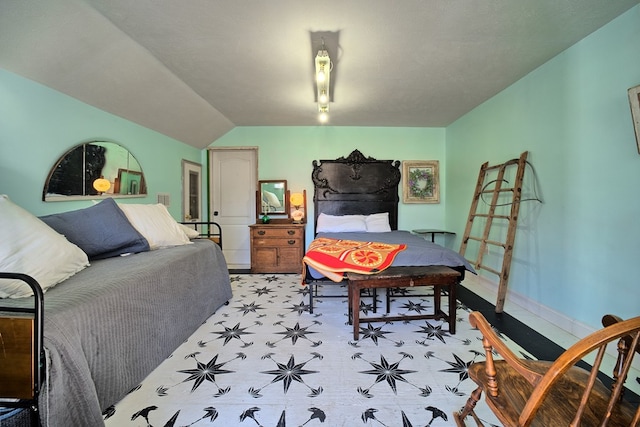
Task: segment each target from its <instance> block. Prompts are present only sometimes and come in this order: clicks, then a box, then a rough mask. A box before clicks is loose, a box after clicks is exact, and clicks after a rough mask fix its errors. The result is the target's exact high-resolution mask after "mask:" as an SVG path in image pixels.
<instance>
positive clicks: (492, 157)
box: [0, 6, 640, 328]
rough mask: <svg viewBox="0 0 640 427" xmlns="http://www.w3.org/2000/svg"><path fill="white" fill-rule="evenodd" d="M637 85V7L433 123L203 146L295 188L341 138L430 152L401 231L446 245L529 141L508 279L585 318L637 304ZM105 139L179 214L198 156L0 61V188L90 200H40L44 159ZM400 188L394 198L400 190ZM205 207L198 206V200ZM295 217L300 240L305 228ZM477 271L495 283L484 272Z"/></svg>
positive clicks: (26, 199)
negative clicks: (424, 195)
mask: <svg viewBox="0 0 640 427" xmlns="http://www.w3.org/2000/svg"><path fill="white" fill-rule="evenodd" d="M638 84H640V6H636V7H634V8H633V9H631V10H630V11H629V12H627V13H625V14H624V15H622V16H621V17H619V18H617V19H616V20H614V21H612V22H611V23H610V24H608V25H606V26H605V27H603V28H601V29H600V30H598V31H597V32H595V33H593V34H592V35H590V36H588V37H587V38H585V39H584V40H582V41H580V42H579V43H577V44H576V45H574V46H573V47H571V48H570V49H568V50H567V51H565V52H563V53H562V54H561V55H559V56H557V57H556V58H554V59H552V60H551V61H549V62H548V63H547V64H544V65H543V66H541V67H540V68H538V69H537V70H535V71H533V72H532V73H530V74H529V75H528V76H526V77H525V78H523V79H522V80H520V81H519V82H517V83H515V84H514V85H512V86H511V87H509V88H507V89H506V90H504V91H503V92H502V93H500V94H498V95H497V96H495V97H494V98H492V99H490V100H489V101H487V102H485V103H484V104H483V105H481V106H479V107H478V108H476V109H475V110H473V111H472V112H470V113H469V114H467V115H466V116H464V117H462V118H460V119H459V120H458V121H456V122H455V123H453V124H452V125H450V126H449V127H447V128H446V129H443V128H435V129H434V128H375V127H373V128H371V127H367V128H363V127H332V126H318V127H239V128H235V129H234V130H232V131H231V132H229V133H227V134H226V135H225V136H223V137H222V138H221V139H219V140H218V141H216V142H215V144H213V145H212V146H214V147H237V146H256V147H258V148H259V179H286V180H287V181H288V184H289V188H290V189H291V190H292V191H300V190H302V189H306V190H307V191H308V195H307V198H308V201H309V207H310V209H309V211H308V215H309V216H310V217H312V216H313V209H312V203H311V199H312V196H313V194H312V188H313V186H312V182H311V176H310V175H311V162H312V161H313V160H321V159H333V158H336V157H339V156H347V155H348V154H349V153H351V151H352V150H353V149H356V148H357V149H359V150H360V151H361V152H362V153H363V154H364V155H366V156H371V157H375V158H378V159H396V160H439V161H440V181H441V203H439V204H403V203H400V206H399V211H400V223H399V226H400V228H403V229H413V228H424V227H433V228H441V227H444V228H447V229H450V230H452V231H455V232H457V237H456V238H455V240H454V239H451V240H444V241H442V240H441V243H445V244H446V245H447V246H449V247H453V248H454V249H458V248H459V244H460V236H461V235H462V232H463V230H464V225H465V222H466V219H467V215H468V212H469V203H470V201H471V196H472V193H473V188H474V186H475V183H476V179H477V174H478V169H479V167H480V165H481V164H482V163H483V162H485V161H489V162H491V163H501V162H504V161H506V160H508V159H511V158H515V157H518V156H519V155H520V153H521V152H522V151H525V150H528V151H529V152H530V155H529V160H530V161H531V163H532V165H533V167H534V168H535V172H536V174H535V176H534V175H533V173H532V172H531V170H530V169H529V170H528V172H527V173H528V175H527V176H526V177H525V187H526V188H525V190H526V192H528V193H530V194H532V193H533V184H532V183H533V181H534V178H535V180H536V182H537V190H538V194H539V195H540V196H541V197H542V198H543V200H544V204H539V203H536V202H526V203H523V205H522V208H521V215H520V222H519V224H520V225H519V228H518V233H517V237H516V248H515V254H514V260H513V265H512V270H511V280H510V285H509V286H510V289H511V290H513V291H514V292H516V293H518V294H520V295H522V296H524V297H526V298H529V299H531V300H533V301H535V302H538V303H540V304H542V305H544V306H547V307H550V308H551V309H553V310H555V311H557V312H559V313H562V314H563V315H566V316H567V317H568V318H573V319H576V320H578V321H580V322H583V323H585V324H588V325H591V326H592V327H594V328H595V327H598V325H599V321H600V317H601V316H602V315H603V314H605V313H607V312H612V313H615V314H618V315H621V316H623V317H630V316H634V315H637V314H638V307H640V292H639V291H638V285H637V284H636V281H635V279H634V278H633V276H632V275H631V274H630V273H631V272H632V271H633V270H631V269H630V267H631V266H633V265H634V263H635V262H637V259H638V255H639V254H640V250H639V248H640V245H639V243H638V237H639V234H640V233H639V232H638V231H639V228H640V227H639V226H638V225H637V224H636V222H637V219H638V218H639V217H640V200H639V199H638V197H636V196H637V190H636V188H637V184H636V183H637V182H639V181H640V155H638V151H637V147H636V141H635V138H634V134H633V127H632V122H631V117H630V113H629V104H628V99H627V92H626V91H627V89H628V88H629V87H632V86H635V85H638ZM92 139H102V140H109V141H114V142H118V143H120V144H122V145H124V146H125V147H126V148H128V149H129V150H130V151H131V152H132V153H133V154H134V156H135V157H136V158H137V159H138V160H139V161H140V163H141V165H142V168H143V171H144V173H145V176H146V178H147V185H148V189H149V196H148V197H146V198H140V199H130V200H129V201H131V202H135V203H155V202H156V198H155V197H156V193H158V192H163V193H165V192H166V193H170V195H171V207H170V208H169V209H170V211H171V213H172V214H173V216H174V217H175V218H179V217H180V213H181V201H180V197H181V160H182V159H187V160H191V161H195V162H199V163H203V161H202V159H204V158H206V156H205V153H204V152H201V151H200V150H197V149H195V148H193V147H190V146H188V145H186V144H183V143H181V142H179V141H176V140H173V139H171V138H168V137H166V136H164V135H161V134H158V133H157V132H154V131H151V130H149V129H146V128H144V127H141V126H138V125H136V124H134V123H131V122H129V121H126V120H123V119H121V118H119V117H117V116H114V115H111V114H109V113H106V112H104V111H101V110H98V109H96V108H93V107H91V106H88V105H86V104H84V103H82V102H80V101H77V100H74V99H72V98H70V97H67V96H65V95H62V94H60V93H59V92H56V91H53V90H51V89H48V88H46V87H44V86H42V85H39V84H37V83H35V82H33V81H30V80H27V79H24V78H22V77H19V76H16V75H14V74H12V73H9V72H6V71H3V70H1V69H0V193H3V194H8V195H9V197H10V198H11V199H12V200H14V201H15V202H16V203H18V204H19V205H21V206H23V207H24V208H26V209H27V210H29V211H31V212H33V213H34V214H36V215H43V214H47V213H52V212H60V211H66V210H71V209H76V208H79V207H85V206H89V205H90V204H91V201H81V202H57V203H44V202H42V201H41V193H42V188H43V185H44V181H45V179H46V176H47V173H48V172H49V170H50V168H51V166H52V165H53V162H54V161H55V160H56V159H57V158H58V157H59V156H60V155H61V154H63V153H64V152H65V151H66V150H68V149H69V148H70V147H72V146H73V145H75V144H78V143H80V142H82V141H86V140H92ZM401 197H402V195H401ZM205 209H206V207H205ZM312 233H313V230H311V227H308V228H307V240H308V241H310V239H311V237H312V236H313V234H312ZM487 277H488V278H490V279H492V280H494V281H495V277H492V276H491V275H488V276H487Z"/></svg>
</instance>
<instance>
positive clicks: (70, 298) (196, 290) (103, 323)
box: [2, 239, 232, 427]
mask: <svg viewBox="0 0 640 427" xmlns="http://www.w3.org/2000/svg"><path fill="white" fill-rule="evenodd" d="M231 296H232V295H231V284H230V279H229V273H228V270H227V265H226V262H225V259H224V256H223V255H222V251H221V250H220V248H219V247H218V246H217V245H215V244H214V243H212V242H211V241H209V240H204V239H203V240H196V241H195V243H194V244H190V245H185V246H177V247H173V248H167V249H160V250H156V251H151V252H144V253H140V254H135V255H129V256H124V257H117V258H109V259H105V260H99V261H94V262H92V264H91V266H90V267H88V268H86V269H85V270H83V271H81V272H80V273H78V274H76V275H75V276H72V277H71V278H69V279H67V280H66V281H64V282H63V283H60V284H58V285H56V286H55V287H53V288H51V289H50V290H49V291H47V292H46V293H45V295H44V300H45V313H44V346H45V349H46V351H47V355H48V366H47V374H46V375H47V379H46V384H45V387H46V390H45V392H44V395H43V396H42V398H41V401H40V409H41V416H42V421H43V424H44V425H45V426H51V427H72V426H82V427H85V426H92V427H93V426H100V425H103V424H104V422H103V420H102V415H101V414H102V412H103V411H104V410H105V409H107V408H108V407H109V406H111V405H113V404H115V403H116V402H118V401H119V400H120V399H122V397H124V395H125V394H126V393H127V392H128V391H129V390H131V389H132V388H133V387H135V386H136V385H137V384H138V383H139V382H140V381H142V380H143V379H144V378H145V377H146V376H147V375H148V374H149V373H150V372H151V371H152V370H153V369H154V368H156V367H157V366H158V365H159V364H160V363H161V362H162V361H163V360H164V359H166V358H167V357H168V356H169V355H170V354H171V352H172V351H173V350H175V349H176V348H177V347H178V346H179V345H180V344H181V343H182V342H183V341H184V340H185V339H186V338H188V337H189V336H190V335H191V334H192V333H193V332H194V331H195V330H196V329H197V328H198V327H199V326H200V325H201V324H202V323H203V322H204V321H205V320H206V319H207V318H208V317H209V316H211V314H213V313H214V312H215V310H216V309H217V308H218V307H220V306H221V305H222V304H223V303H225V302H226V301H228V300H229V299H230V298H231ZM24 300H28V298H25V299H22V301H21V300H3V301H2V304H3V305H11V304H22V303H24Z"/></svg>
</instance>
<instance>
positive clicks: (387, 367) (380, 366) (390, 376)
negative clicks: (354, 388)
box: [352, 353, 416, 394]
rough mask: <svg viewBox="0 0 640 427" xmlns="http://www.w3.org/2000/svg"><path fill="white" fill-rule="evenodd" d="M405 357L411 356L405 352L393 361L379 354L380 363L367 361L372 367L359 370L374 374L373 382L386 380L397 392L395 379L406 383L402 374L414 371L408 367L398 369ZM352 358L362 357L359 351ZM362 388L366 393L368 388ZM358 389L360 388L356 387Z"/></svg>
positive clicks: (363, 372)
mask: <svg viewBox="0 0 640 427" xmlns="http://www.w3.org/2000/svg"><path fill="white" fill-rule="evenodd" d="M405 357H411V356H409V355H407V354H406V353H403V354H402V358H401V359H400V360H399V361H397V362H394V363H389V362H387V359H386V358H385V357H384V355H380V363H376V362H370V361H367V363H369V364H370V365H371V367H372V368H373V369H369V370H367V371H359V372H360V373H361V374H368V375H375V376H376V378H375V380H374V384H378V383H380V382H383V381H386V383H387V384H388V385H389V387H391V390H393V393H394V394H398V388H397V381H401V382H405V383H408V382H409V381H407V379H406V378H405V377H404V376H403V375H405V374H411V373H414V372H416V371H413V370H410V369H400V363H401V362H402V360H403V359H404V358H405ZM352 358H362V354H361V353H356V354H355V355H353V356H352ZM370 388H371V387H368V388H366V389H362V391H363V392H364V393H368V392H369V389H370ZM358 389H359V390H360V388H358Z"/></svg>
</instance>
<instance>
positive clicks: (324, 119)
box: [318, 111, 329, 123]
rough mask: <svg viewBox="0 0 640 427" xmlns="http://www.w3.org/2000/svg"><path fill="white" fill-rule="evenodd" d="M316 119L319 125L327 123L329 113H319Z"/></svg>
mask: <svg viewBox="0 0 640 427" xmlns="http://www.w3.org/2000/svg"><path fill="white" fill-rule="evenodd" d="M318 119H319V120H320V123H327V122H328V121H329V113H327V112H326V111H321V112H320V115H319V116H318Z"/></svg>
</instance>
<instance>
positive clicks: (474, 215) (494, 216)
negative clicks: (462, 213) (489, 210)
mask: <svg viewBox="0 0 640 427" xmlns="http://www.w3.org/2000/svg"><path fill="white" fill-rule="evenodd" d="M471 216H473V217H476V216H479V217H482V218H489V217H491V218H499V219H509V215H489V214H472V215H471Z"/></svg>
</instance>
